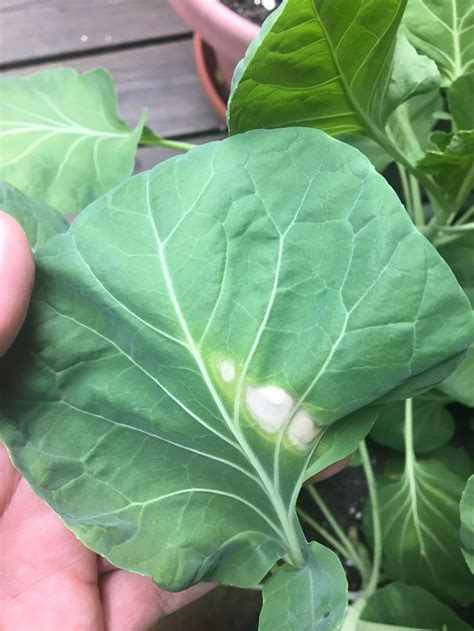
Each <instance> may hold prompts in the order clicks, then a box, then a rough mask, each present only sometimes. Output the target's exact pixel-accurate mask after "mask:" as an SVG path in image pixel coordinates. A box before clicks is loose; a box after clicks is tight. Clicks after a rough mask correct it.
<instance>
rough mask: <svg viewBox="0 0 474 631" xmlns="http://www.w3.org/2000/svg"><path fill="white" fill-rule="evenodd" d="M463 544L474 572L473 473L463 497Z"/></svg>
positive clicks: (461, 507)
mask: <svg viewBox="0 0 474 631" xmlns="http://www.w3.org/2000/svg"><path fill="white" fill-rule="evenodd" d="M460 509H461V533H460V535H461V546H462V553H463V554H464V558H465V559H466V563H467V564H468V566H469V568H470V570H471V572H472V573H474V475H471V477H470V478H469V480H468V481H467V483H466V487H465V489H464V491H463V494H462V497H461V506H460Z"/></svg>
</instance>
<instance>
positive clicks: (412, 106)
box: [387, 90, 442, 161]
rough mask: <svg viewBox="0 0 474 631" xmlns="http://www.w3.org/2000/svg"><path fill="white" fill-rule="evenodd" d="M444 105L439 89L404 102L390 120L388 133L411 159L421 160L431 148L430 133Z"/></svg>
mask: <svg viewBox="0 0 474 631" xmlns="http://www.w3.org/2000/svg"><path fill="white" fill-rule="evenodd" d="M441 107H442V101H441V96H440V93H439V91H438V90H432V91H431V92H427V93H426V94H420V95H418V96H415V97H413V98H411V99H410V100H409V101H407V102H406V103H402V105H400V106H399V107H398V108H397V109H396V110H395V112H394V113H393V114H392V115H391V117H390V118H389V120H388V126H387V133H388V134H389V136H390V137H391V138H392V140H393V141H394V143H395V144H396V146H397V147H398V148H399V149H400V150H401V151H402V152H403V153H404V154H405V155H407V156H409V157H410V159H411V160H413V161H417V160H421V158H422V157H423V156H424V153H425V151H426V150H427V149H428V148H429V144H430V142H429V137H430V133H431V131H432V129H433V127H434V126H435V123H436V120H437V116H438V115H439V110H440V109H441Z"/></svg>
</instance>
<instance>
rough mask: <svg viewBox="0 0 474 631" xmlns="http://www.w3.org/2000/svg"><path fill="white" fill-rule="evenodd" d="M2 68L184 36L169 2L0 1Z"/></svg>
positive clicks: (136, 0) (0, 52)
mask: <svg viewBox="0 0 474 631" xmlns="http://www.w3.org/2000/svg"><path fill="white" fill-rule="evenodd" d="M0 13H1V15H0V20H1V37H0V55H1V60H0V61H1V63H2V64H5V63H11V62H15V61H21V60H25V59H33V58H36V57H43V56H50V55H63V54H67V53H74V52H75V51H84V50H88V49H91V48H98V47H102V46H111V45H117V44H123V43H129V42H136V41H139V40H143V39H150V38H157V37H164V36H170V35H178V34H183V33H186V32H188V31H189V29H188V28H187V27H186V26H185V25H184V24H183V23H182V22H181V20H180V19H179V18H178V17H177V16H176V15H175V13H174V12H173V11H172V10H171V8H170V7H169V6H168V2H167V0H0Z"/></svg>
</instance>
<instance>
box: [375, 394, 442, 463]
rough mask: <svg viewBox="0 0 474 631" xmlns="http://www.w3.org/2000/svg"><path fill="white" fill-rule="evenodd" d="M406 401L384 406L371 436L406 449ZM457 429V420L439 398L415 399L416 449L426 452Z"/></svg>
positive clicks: (397, 448)
mask: <svg viewBox="0 0 474 631" xmlns="http://www.w3.org/2000/svg"><path fill="white" fill-rule="evenodd" d="M404 418H405V404H404V402H403V401H396V402H394V403H388V404H387V405H384V406H382V407H381V410H380V416H379V418H378V420H377V422H376V423H375V425H374V427H373V428H372V430H371V432H370V437H371V438H372V439H373V440H375V441H377V442H378V443H380V444H381V445H385V447H391V448H392V449H396V450H398V451H405V444H404ZM453 432H454V420H453V417H452V416H451V414H450V412H449V411H448V410H447V409H446V408H445V407H444V405H442V404H441V403H439V402H438V401H434V400H430V399H429V398H420V397H419V398H416V399H414V400H413V446H414V449H415V452H417V453H424V452H427V451H432V450H433V449H438V448H439V447H441V446H442V445H445V444H446V443H447V442H448V441H449V439H450V438H451V436H452V435H453Z"/></svg>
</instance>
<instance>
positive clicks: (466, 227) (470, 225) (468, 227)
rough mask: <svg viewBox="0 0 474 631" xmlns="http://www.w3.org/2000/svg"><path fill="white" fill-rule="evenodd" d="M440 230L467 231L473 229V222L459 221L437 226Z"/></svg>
mask: <svg viewBox="0 0 474 631" xmlns="http://www.w3.org/2000/svg"><path fill="white" fill-rule="evenodd" d="M438 229H439V230H440V231H441V232H448V233H456V232H469V230H474V222H472V221H471V222H469V223H462V224H461V223H459V224H455V225H454V226H439V228H438Z"/></svg>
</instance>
